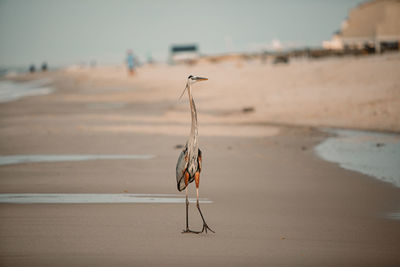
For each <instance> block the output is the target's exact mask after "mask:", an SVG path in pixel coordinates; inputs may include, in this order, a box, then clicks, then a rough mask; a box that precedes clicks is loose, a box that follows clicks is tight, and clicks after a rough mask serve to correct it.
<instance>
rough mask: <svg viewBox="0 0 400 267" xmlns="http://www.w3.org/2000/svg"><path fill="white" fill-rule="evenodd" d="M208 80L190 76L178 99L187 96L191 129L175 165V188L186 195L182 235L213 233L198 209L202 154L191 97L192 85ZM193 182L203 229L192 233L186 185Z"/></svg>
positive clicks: (194, 106) (198, 206) (198, 205)
mask: <svg viewBox="0 0 400 267" xmlns="http://www.w3.org/2000/svg"><path fill="white" fill-rule="evenodd" d="M207 80H208V78H204V77H197V76H193V75H190V76H189V77H188V78H187V82H186V86H185V89H184V90H183V92H182V94H181V96H180V97H179V99H180V98H182V96H183V95H184V94H185V92H186V91H187V93H188V96H189V104H190V111H191V119H192V123H191V128H190V135H189V139H188V140H187V142H186V144H185V146H184V148H183V150H182V152H181V153H180V155H179V158H178V162H177V163H176V182H177V187H178V191H182V190H185V193H186V229H185V230H183V232H182V233H195V234H199V233H203V232H204V231H205V232H206V233H207V230H210V231H211V232H213V233H215V232H214V231H213V230H211V228H210V227H208V225H207V223H206V221H205V219H204V216H203V213H202V212H201V209H200V204H199V184H200V172H201V167H202V166H201V165H202V153H201V150H200V149H199V143H198V138H197V137H198V131H197V111H196V105H195V103H194V100H193V96H192V90H191V88H192V85H193V84H194V83H196V82H201V81H207ZM193 181H195V183H196V195H197V201H196V206H197V209H198V211H199V213H200V216H201V219H202V220H203V229H202V230H201V231H192V230H190V229H189V215H188V210H189V199H188V185H189V184H190V183H192V182H193Z"/></svg>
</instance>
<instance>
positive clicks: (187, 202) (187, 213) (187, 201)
mask: <svg viewBox="0 0 400 267" xmlns="http://www.w3.org/2000/svg"><path fill="white" fill-rule="evenodd" d="M185 192H186V231H188V230H189V198H188V189H187V186H186V188H185Z"/></svg>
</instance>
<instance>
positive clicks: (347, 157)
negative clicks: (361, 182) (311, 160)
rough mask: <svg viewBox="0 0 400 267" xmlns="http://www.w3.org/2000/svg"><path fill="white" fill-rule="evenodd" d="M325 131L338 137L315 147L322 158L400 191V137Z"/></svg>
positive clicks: (367, 132) (345, 131)
mask: <svg viewBox="0 0 400 267" xmlns="http://www.w3.org/2000/svg"><path fill="white" fill-rule="evenodd" d="M324 130H325V131H326V132H328V133H333V134H335V135H336V136H334V137H330V138H328V139H326V140H325V141H324V142H322V143H321V144H319V145H318V146H316V148H315V151H316V152H317V154H318V155H319V156H320V157H322V158H323V159H325V160H327V161H330V162H335V163H338V164H339V165H340V166H341V167H342V168H345V169H348V170H353V171H357V172H360V173H363V174H366V175H369V176H371V177H374V178H376V179H379V180H381V181H384V182H388V183H391V184H393V185H394V186H397V187H400V134H388V133H377V132H369V131H354V130H337V129H324Z"/></svg>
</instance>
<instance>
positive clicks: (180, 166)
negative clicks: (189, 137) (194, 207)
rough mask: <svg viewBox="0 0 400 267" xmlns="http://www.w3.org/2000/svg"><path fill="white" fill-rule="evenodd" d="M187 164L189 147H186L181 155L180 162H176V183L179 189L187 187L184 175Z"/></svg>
mask: <svg viewBox="0 0 400 267" xmlns="http://www.w3.org/2000/svg"><path fill="white" fill-rule="evenodd" d="M187 165H188V161H187V148H186V147H185V148H184V149H183V151H182V152H181V154H180V155H179V158H178V162H177V163H176V183H177V187H178V190H179V191H182V190H183V189H185V188H186V185H185V179H184V177H185V171H186V169H187Z"/></svg>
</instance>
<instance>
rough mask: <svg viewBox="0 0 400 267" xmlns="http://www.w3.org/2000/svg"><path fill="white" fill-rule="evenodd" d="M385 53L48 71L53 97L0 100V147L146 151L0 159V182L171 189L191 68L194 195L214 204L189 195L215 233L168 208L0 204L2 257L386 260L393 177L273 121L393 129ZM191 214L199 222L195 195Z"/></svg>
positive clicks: (307, 131)
mask: <svg viewBox="0 0 400 267" xmlns="http://www.w3.org/2000/svg"><path fill="white" fill-rule="evenodd" d="M399 62H400V57H399V56H398V55H391V56H389V57H386V56H385V57H370V58H360V59H343V60H338V59H329V60H323V61H313V62H305V61H299V62H294V63H293V64H290V65H288V66H276V67H274V66H270V65H261V64H259V63H257V62H249V63H241V67H240V66H238V65H237V64H238V63H235V64H232V63H231V64H229V63H221V64H222V65H221V64H217V65H199V66H193V67H183V66H176V67H169V68H167V67H164V66H159V67H153V68H152V67H146V68H142V69H139V71H138V76H137V77H134V78H133V79H131V78H129V77H126V73H125V72H124V70H123V69H121V68H115V69H114V70H110V68H98V69H96V70H69V71H68V72H61V73H53V74H52V73H49V74H46V75H45V76H50V77H52V79H54V81H55V82H54V83H55V84H54V86H56V87H57V91H56V92H55V93H53V94H50V95H47V96H37V97H30V98H25V99H21V100H18V101H15V102H11V103H4V104H1V105H0V114H1V115H0V125H1V127H0V140H1V141H0V151H1V154H3V155H9V154H153V155H156V157H155V158H154V159H151V160H146V161H134V160H113V161H107V160H98V161H86V162H58V163H27V164H19V165H8V166H1V167H0V193H122V192H129V193H171V194H174V193H177V191H176V189H175V188H176V184H175V174H174V172H175V163H176V159H177V157H178V154H179V152H180V151H179V150H178V149H176V148H175V146H176V145H177V144H182V143H184V142H185V140H186V135H187V134H188V131H189V126H188V123H189V116H188V107H187V102H186V100H182V101H181V102H177V96H179V94H180V93H181V90H183V86H184V82H185V79H184V78H182V76H186V75H187V74H188V73H193V74H198V75H204V76H208V77H209V78H210V81H209V83H202V84H199V86H198V87H197V88H195V89H194V90H195V91H194V94H195V99H196V100H197V106H198V111H199V112H200V114H199V122H200V128H199V132H200V145H201V148H202V150H203V153H204V170H203V172H202V178H201V187H200V195H201V196H202V197H206V198H208V199H211V200H212V201H213V203H212V204H204V205H203V206H202V207H203V212H204V214H205V217H206V219H207V222H208V223H209V225H210V226H211V227H212V228H213V229H214V230H215V231H216V234H207V235H205V234H203V235H183V234H181V233H180V231H181V230H182V229H183V228H184V223H185V222H184V219H185V218H184V212H185V208H184V205H182V204H73V205H71V204H61V205H55V204H40V205H38V204H30V205H15V204H0V265H1V266H89V265H94V266H110V265H115V266H147V265H149V266H176V265H178V266H180V265H182V266H183V265H191V266H204V265H209V266H243V265H246V266H247V265H248V266H265V265H270V266H399V265H400V254H399V251H400V222H399V221H396V220H391V219H387V218H386V217H385V216H386V215H387V214H389V213H391V212H394V211H397V209H398V208H399V206H398V203H400V194H399V189H397V188H395V187H393V186H391V185H390V184H388V183H382V182H379V181H376V180H374V179H372V178H370V177H367V176H364V175H361V174H358V173H355V172H352V171H347V170H343V169H341V168H339V167H338V166H337V165H335V164H331V163H327V162H324V161H323V160H321V159H319V158H318V157H317V156H316V155H315V153H314V152H313V147H314V146H315V145H316V144H318V143H319V142H321V141H322V140H323V139H324V138H325V135H324V134H322V133H321V132H319V131H318V130H317V129H315V128H310V127H294V126H287V125H286V126H285V124H298V125H307V124H309V125H331V126H349V127H353V128H366V129H382V130H388V131H398V130H399V123H398V119H399V117H398V116H399V114H400V113H399V105H398V104H396V103H395V101H397V103H398V100H399V79H400V78H399V77H400V75H398V74H399V68H398V67H397V68H394V67H395V66H398V64H399ZM359 68H363V69H362V70H359ZM378 70H381V71H380V72H378V73H377V74H376V75H377V76H375V79H373V77H371V75H372V74H371V73H375V72H377V71H378ZM348 71H351V75H349V73H348ZM332 72H333V73H332ZM40 76H42V75H37V76H36V77H34V78H40ZM377 77H378V78H377ZM19 79H25V78H19ZM363 79H366V80H363ZM372 83H374V84H372ZM340 85H341V86H340ZM319 90H322V92H320V91H319ZM374 99H375V100H377V99H379V101H375V102H374ZM244 107H254V108H255V112H253V113H252V112H247V113H244V112H242V108H244ZM373 111H375V112H376V116H372V115H371V114H372V113H373ZM191 193H192V195H194V194H193V193H194V192H193V188H192V191H191ZM190 223H191V225H192V227H193V228H194V229H199V228H200V227H201V220H200V218H199V215H198V214H197V212H196V210H195V207H194V206H193V205H192V207H191V211H190Z"/></svg>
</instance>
